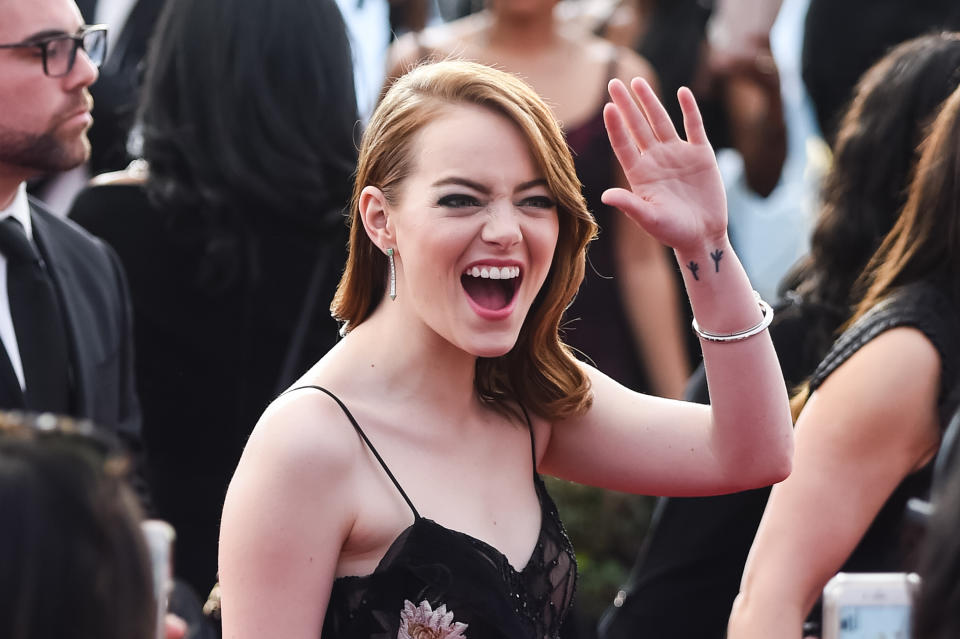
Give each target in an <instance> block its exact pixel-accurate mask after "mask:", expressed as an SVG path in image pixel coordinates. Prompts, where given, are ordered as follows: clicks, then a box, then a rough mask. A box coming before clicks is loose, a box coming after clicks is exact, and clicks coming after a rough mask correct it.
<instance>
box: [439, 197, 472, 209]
mask: <svg viewBox="0 0 960 639" xmlns="http://www.w3.org/2000/svg"><path fill="white" fill-rule="evenodd" d="M437 204H438V205H439V206H445V207H447V208H451V209H463V208H468V207H472V206H480V202H479V201H478V200H477V198H475V197H473V196H470V195H465V194H463V193H454V194H452V195H444V196H443V197H442V198H440V199H439V200H438V201H437Z"/></svg>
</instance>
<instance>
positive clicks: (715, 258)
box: [710, 249, 723, 273]
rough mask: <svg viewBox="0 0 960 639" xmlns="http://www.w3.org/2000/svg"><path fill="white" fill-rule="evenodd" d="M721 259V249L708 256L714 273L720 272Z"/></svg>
mask: <svg viewBox="0 0 960 639" xmlns="http://www.w3.org/2000/svg"><path fill="white" fill-rule="evenodd" d="M722 257H723V250H722V249H717V250H716V251H714V252H713V253H711V254H710V258H711V259H712V260H713V268H714V271H713V272H714V273H719V272H720V258H722Z"/></svg>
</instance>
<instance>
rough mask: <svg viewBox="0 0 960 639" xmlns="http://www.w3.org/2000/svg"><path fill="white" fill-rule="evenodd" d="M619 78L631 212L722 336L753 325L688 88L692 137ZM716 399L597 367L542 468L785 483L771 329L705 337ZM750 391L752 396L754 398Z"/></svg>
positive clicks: (685, 104)
mask: <svg viewBox="0 0 960 639" xmlns="http://www.w3.org/2000/svg"><path fill="white" fill-rule="evenodd" d="M632 88H633V89H634V91H635V93H636V95H637V97H638V99H639V104H638V103H637V102H635V101H634V99H633V98H632V97H631V95H630V93H629V92H628V91H627V88H626V87H625V86H624V85H623V83H621V82H619V81H617V80H614V81H613V82H611V83H610V94H611V97H612V98H613V101H614V104H613V105H607V107H606V109H605V110H604V116H605V121H606V124H607V131H608V133H609V135H610V140H611V143H612V144H613V147H614V150H615V152H616V154H617V157H618V158H619V160H620V163H621V165H622V166H623V169H624V174H625V175H626V177H627V179H628V181H629V183H630V185H631V188H630V190H625V189H610V190H608V191H607V192H606V193H605V194H604V202H606V203H607V204H609V205H611V206H616V207H617V208H619V209H621V210H622V211H623V212H624V213H625V214H626V215H627V216H629V217H630V218H631V219H632V220H633V221H634V222H636V223H637V224H640V225H641V226H643V227H644V229H646V230H647V232H649V233H650V234H651V235H652V236H653V237H655V238H656V239H657V240H658V241H660V242H662V243H664V244H667V245H668V246H672V247H674V250H675V252H676V255H677V259H678V260H679V262H680V264H681V268H682V269H683V275H684V280H685V283H686V287H687V292H688V295H689V297H690V302H691V305H692V307H693V311H694V314H695V316H696V317H697V319H698V321H699V322H700V324H701V326H702V327H703V328H704V329H706V330H709V331H711V332H714V333H729V332H736V331H741V330H744V329H746V328H748V327H751V326H754V325H756V324H758V323H759V322H760V319H761V311H760V309H759V307H758V306H757V303H756V302H755V300H754V298H753V293H752V291H751V288H750V283H749V281H748V280H747V276H746V274H745V273H744V271H743V267H742V266H741V265H740V263H739V261H738V260H737V258H736V255H735V254H734V252H733V249H732V248H731V247H730V243H729V241H728V239H727V235H726V224H727V218H726V204H725V200H724V195H723V185H722V184H721V182H720V176H719V171H718V169H717V165H716V160H715V159H714V155H713V150H712V149H711V148H710V144H709V142H708V141H707V137H706V133H705V131H704V130H703V123H702V120H701V118H700V114H699V111H698V110H697V107H696V103H695V101H694V99H693V95H692V94H691V93H690V92H689V91H687V90H686V89H681V90H680V92H679V94H678V97H679V99H680V104H681V107H682V109H683V112H684V123H685V126H686V130H687V135H688V139H689V142H684V141H682V140H681V139H680V138H679V136H678V135H677V132H676V130H675V129H674V128H673V125H672V124H671V122H670V118H669V116H668V115H667V113H666V111H665V110H664V109H663V106H662V105H661V104H660V103H659V101H658V100H657V99H656V96H654V94H653V91H652V89H651V88H650V86H649V85H648V84H647V83H646V82H644V81H642V80H639V79H637V80H634V81H633V83H632ZM703 354H704V360H705V363H706V369H707V379H708V383H709V386H710V391H711V399H712V402H713V403H712V406H709V407H703V406H696V405H692V404H686V403H683V402H674V401H669V400H662V399H657V398H652V397H648V396H644V395H640V394H637V393H633V392H631V391H629V390H627V389H626V388H624V387H622V386H619V385H617V384H615V383H614V382H612V381H611V380H609V379H607V378H606V377H605V376H603V375H602V374H600V373H599V372H597V371H594V370H592V369H588V373H589V374H590V376H591V379H592V381H593V387H594V402H593V406H592V408H591V409H590V410H589V411H588V412H587V413H586V414H585V415H583V416H580V417H577V418H572V419H569V420H566V421H565V422H563V423H558V424H556V425H555V426H554V427H553V429H552V433H551V438H550V444H549V446H548V448H547V451H546V452H545V455H544V458H543V461H542V464H541V465H542V467H543V468H544V470H546V471H547V472H551V473H554V474H557V475H560V476H563V477H568V478H571V479H575V480H577V481H584V482H587V483H591V484H595V485H599V486H607V487H612V488H619V489H621V490H629V491H633V492H647V493H653V494H674V495H684V494H686V495H690V494H709V493H719V492H729V491H735V490H742V489H745V488H748V487H755V486H761V485H765V484H770V483H773V482H776V481H780V480H781V479H783V477H784V476H786V474H787V472H788V471H789V467H790V456H791V453H792V442H793V440H792V432H791V421H790V415H789V410H788V406H787V394H786V389H785V387H784V382H783V378H782V375H781V373H780V367H779V364H778V362H777V358H776V354H775V352H774V350H773V345H772V344H771V342H770V337H769V335H768V334H767V333H766V332H762V333H760V334H759V335H756V336H754V337H751V338H749V339H746V340H743V341H739V342H732V343H722V344H717V343H704V344H703ZM745 398H747V399H746V400H745Z"/></svg>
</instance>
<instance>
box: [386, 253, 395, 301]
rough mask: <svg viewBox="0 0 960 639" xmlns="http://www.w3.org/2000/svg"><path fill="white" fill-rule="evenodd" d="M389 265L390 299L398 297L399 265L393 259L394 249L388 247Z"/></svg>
mask: <svg viewBox="0 0 960 639" xmlns="http://www.w3.org/2000/svg"><path fill="white" fill-rule="evenodd" d="M387 266H388V268H389V269H390V299H391V300H395V299H397V265H396V264H395V263H394V261H393V249H392V248H388V249H387Z"/></svg>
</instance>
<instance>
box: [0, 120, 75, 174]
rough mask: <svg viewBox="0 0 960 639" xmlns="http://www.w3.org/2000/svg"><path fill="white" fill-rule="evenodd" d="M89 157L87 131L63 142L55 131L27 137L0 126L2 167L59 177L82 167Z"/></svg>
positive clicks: (0, 162)
mask: <svg viewBox="0 0 960 639" xmlns="http://www.w3.org/2000/svg"><path fill="white" fill-rule="evenodd" d="M89 155H90V141H89V140H88V139H87V132H86V130H84V131H81V132H80V133H74V134H73V135H72V136H71V137H70V139H69V140H64V139H62V138H60V137H58V136H57V134H56V131H55V130H48V131H44V132H43V133H39V134H37V133H25V132H23V131H15V130H13V129H8V128H5V127H3V126H2V125H0V164H5V165H7V166H18V167H22V168H25V169H28V170H31V171H35V172H36V173H37V174H45V173H56V172H59V171H67V170H70V169H72V168H74V167H76V166H79V165H80V164H83V163H84V162H85V161H86V160H87V158H88V157H89Z"/></svg>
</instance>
